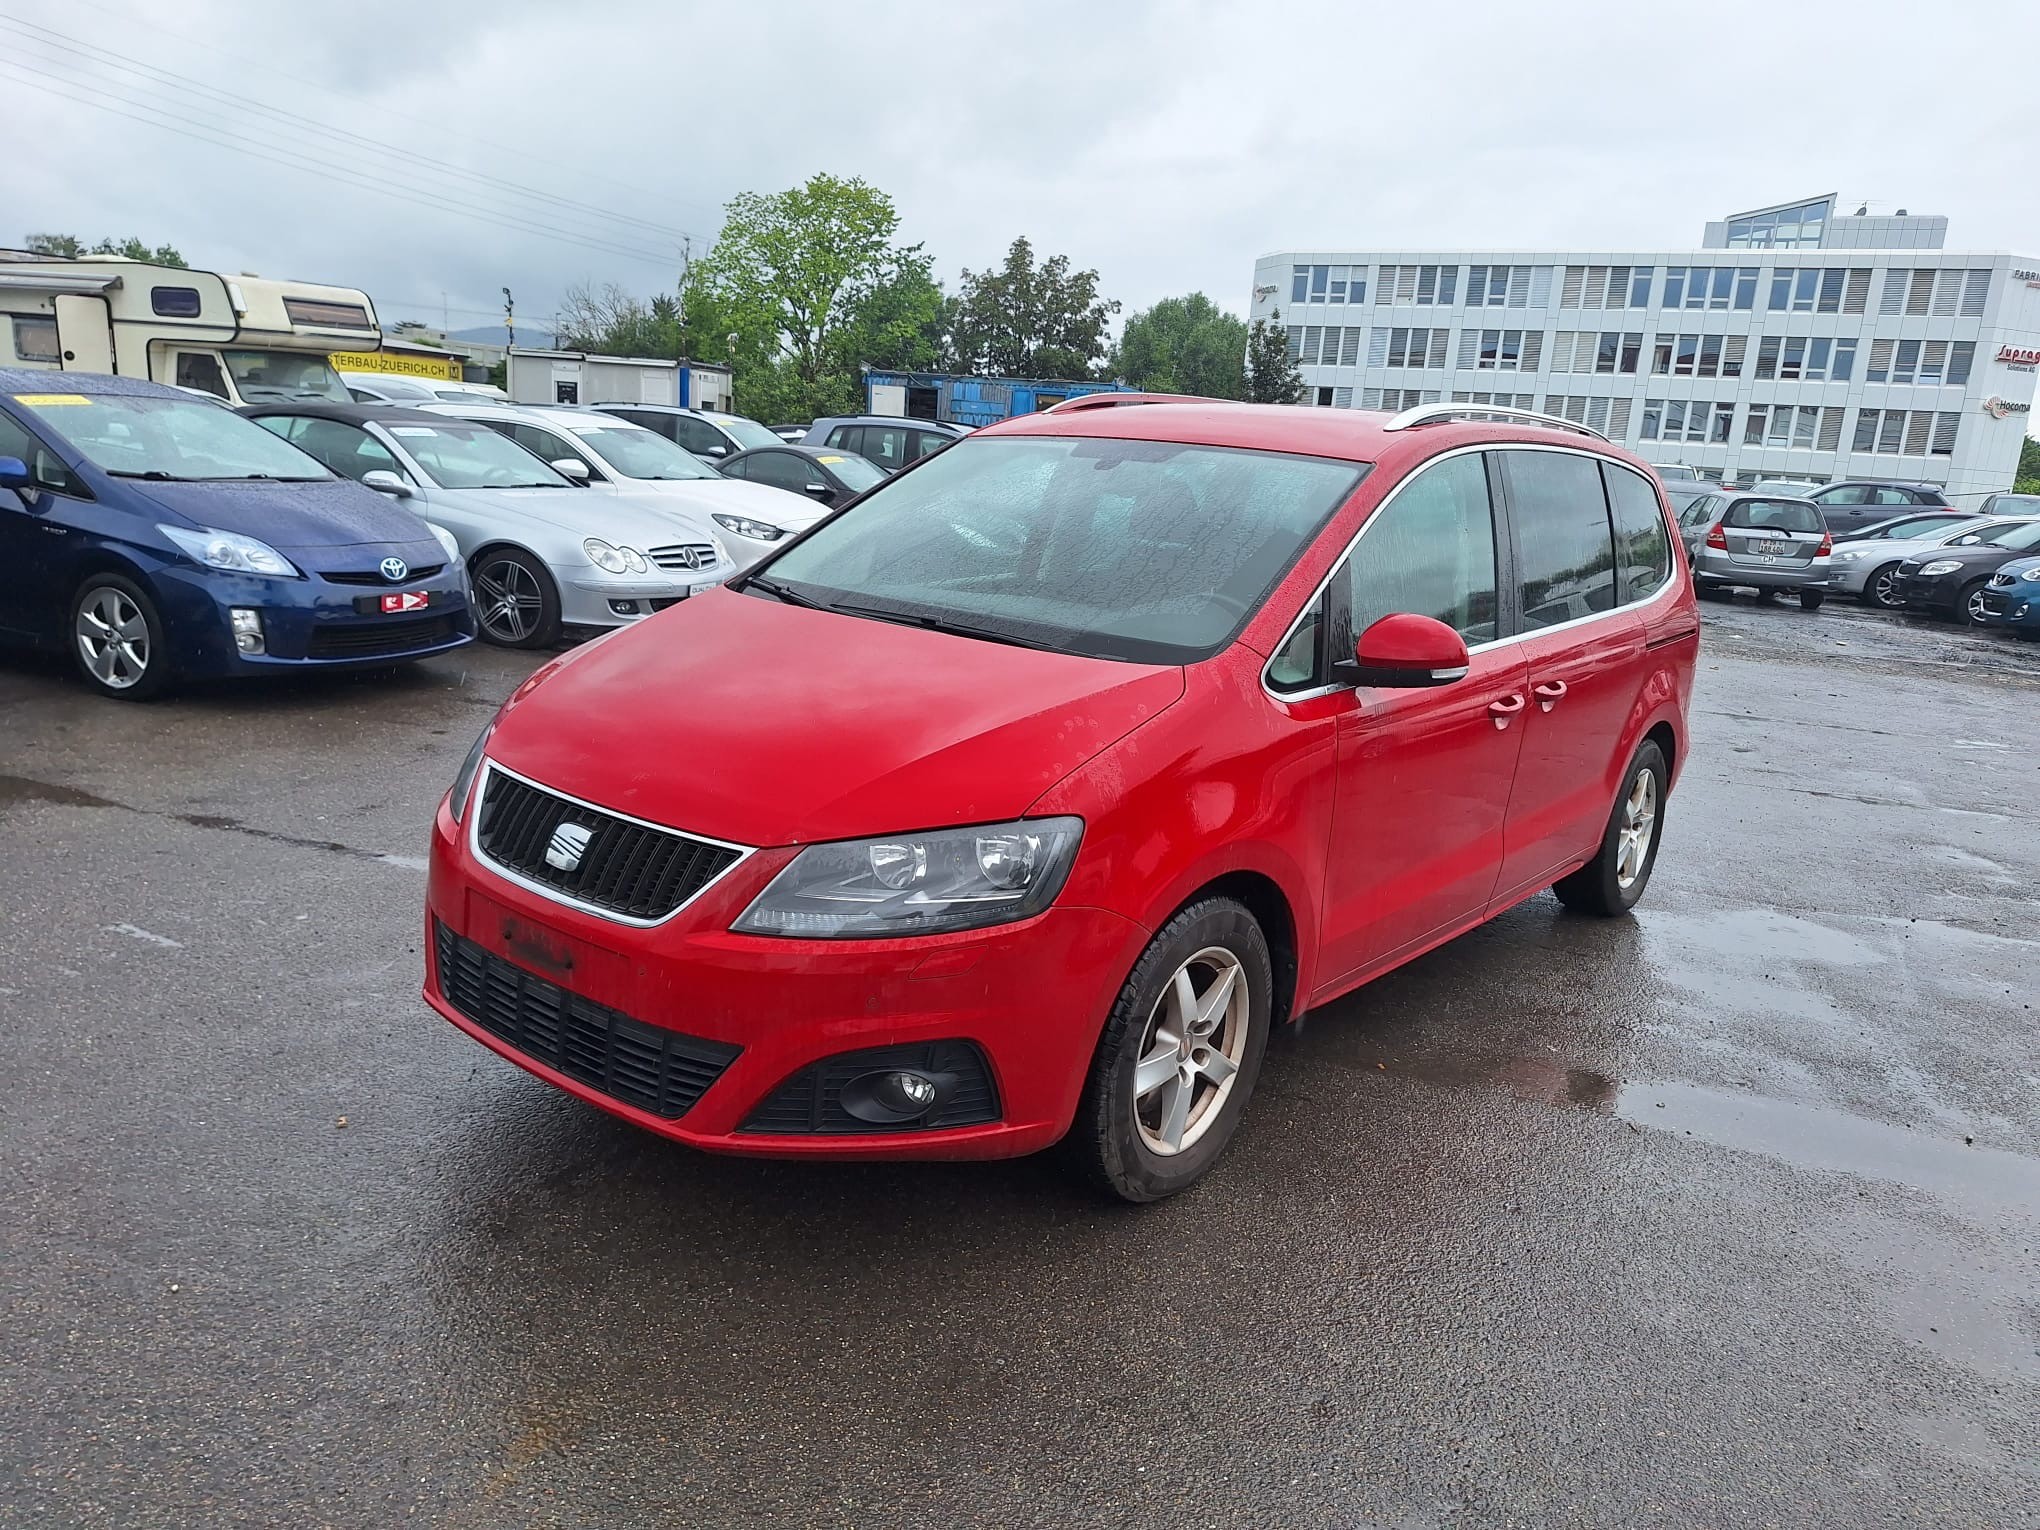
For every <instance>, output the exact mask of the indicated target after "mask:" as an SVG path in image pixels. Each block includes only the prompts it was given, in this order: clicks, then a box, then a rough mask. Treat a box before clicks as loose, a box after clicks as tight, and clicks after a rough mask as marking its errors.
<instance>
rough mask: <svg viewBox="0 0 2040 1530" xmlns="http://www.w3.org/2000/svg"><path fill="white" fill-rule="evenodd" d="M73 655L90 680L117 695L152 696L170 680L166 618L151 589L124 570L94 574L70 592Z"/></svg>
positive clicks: (124, 698)
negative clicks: (150, 592)
mask: <svg viewBox="0 0 2040 1530" xmlns="http://www.w3.org/2000/svg"><path fill="white" fill-rule="evenodd" d="M70 646H71V659H72V662H73V663H74V664H75V665H76V666H77V670H78V673H79V674H80V675H81V676H83V677H84V680H85V683H86V684H87V685H89V686H91V687H92V689H94V690H95V691H97V692H99V694H100V695H102V696H111V697H113V698H114V699H115V700H117V701H148V700H151V699H152V698H154V697H157V696H160V695H162V694H163V692H164V691H165V690H167V689H168V688H169V686H170V682H171V680H172V678H173V676H172V674H171V671H170V652H169V645H168V644H167V643H166V642H165V641H164V639H163V618H162V617H161V616H160V615H158V614H157V611H156V603H155V602H154V601H153V600H151V599H150V598H149V595H148V592H147V591H146V590H144V589H143V588H142V587H141V586H140V585H138V584H136V583H135V582H134V581H133V580H132V579H126V578H123V577H122V576H121V575H119V574H94V575H93V576H92V577H91V578H89V579H87V580H86V581H85V582H84V583H83V584H81V585H80V586H78V593H77V594H76V595H74V596H73V597H72V598H71V645H70Z"/></svg>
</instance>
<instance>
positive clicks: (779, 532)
mask: <svg viewBox="0 0 2040 1530" xmlns="http://www.w3.org/2000/svg"><path fill="white" fill-rule="evenodd" d="M709 519H710V520H712V521H714V522H715V523H716V525H718V526H720V527H722V529H723V530H724V531H727V532H731V533H733V534H734V535H736V536H740V537H749V538H750V539H751V540H752V541H754V542H777V541H778V540H779V539H780V538H781V537H783V536H785V535H786V532H785V531H784V530H783V529H782V528H780V527H778V526H768V525H766V524H765V523H764V522H763V521H754V520H751V519H749V518H747V517H745V516H741V515H714V516H710V517H709Z"/></svg>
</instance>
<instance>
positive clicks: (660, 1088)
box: [432, 919, 743, 1121]
mask: <svg viewBox="0 0 2040 1530" xmlns="http://www.w3.org/2000/svg"><path fill="white" fill-rule="evenodd" d="M432 936H433V942H434V945H435V947H436V954H437V956H438V958H439V993H440V996H441V997H442V998H444V999H445V1000H446V1002H447V1003H448V1004H451V1005H452V1006H453V1007H454V1008H455V1009H457V1010H459V1011H460V1012H461V1014H463V1015H465V1016H466V1017H467V1018H468V1019H470V1020H472V1021H473V1022H474V1023H475V1024H476V1025H479V1026H480V1027H481V1028H482V1029H483V1030H485V1031H487V1032H488V1033H489V1034H490V1035H491V1036H494V1037H495V1038H496V1039H497V1040H499V1041H501V1042H503V1043H504V1044H505V1045H507V1046H510V1047H513V1048H515V1049H516V1050H517V1051H519V1052H521V1053H523V1054H524V1056H526V1057H529V1058H531V1059H532V1060H533V1061H534V1062H541V1063H544V1064H545V1065H546V1066H547V1067H548V1068H551V1069H552V1070H553V1071H554V1072H556V1073H564V1074H565V1075H566V1076H567V1077H568V1078H570V1079H573V1080H574V1081H575V1082H577V1083H582V1084H586V1085H587V1086H588V1087H589V1088H590V1089H599V1090H601V1091H602V1093H604V1094H606V1095H608V1096H609V1097H610V1098H611V1099H612V1100H621V1101H622V1102H623V1103H624V1104H626V1105H635V1106H636V1107H637V1108H638V1109H639V1110H642V1111H646V1112H648V1113H649V1114H651V1115H655V1116H661V1117H664V1118H665V1119H666V1120H668V1121H673V1120H677V1119H679V1118H680V1117H681V1116H684V1115H686V1114H687V1112H688V1110H689V1109H690V1108H691V1107H692V1106H693V1104H694V1102H695V1101H696V1100H698V1099H700V1098H701V1096H702V1095H703V1094H704V1093H706V1092H707V1089H708V1086H709V1085H710V1084H713V1083H714V1082H715V1081H716V1080H717V1079H719V1078H721V1077H722V1074H723V1070H724V1069H725V1068H727V1067H728V1066H729V1065H730V1064H731V1063H732V1062H733V1061H735V1060H736V1056H737V1053H738V1052H740V1051H742V1050H743V1049H742V1048H741V1047H734V1046H731V1045H730V1044H729V1043H727V1042H722V1041H709V1040H707V1039H706V1038H704V1037H700V1036H686V1035H682V1034H681V1033H680V1032H679V1031H669V1030H667V1029H666V1028H665V1027H664V1026H662V1025H647V1024H646V1023H645V1022H644V1021H642V1020H633V1019H632V1018H631V1017H630V1016H629V1015H626V1014H624V1013H623V1012H622V1011H621V1010H614V1009H610V1008H607V1007H606V1006H604V1005H601V1004H597V1003H595V1002H594V1001H592V1000H590V999H584V998H582V997H581V996H580V995H579V994H577V993H569V992H568V991H567V990H566V989H564V988H561V987H558V986H557V985H555V984H552V983H548V982H547V981H546V980H545V979H544V978H541V977H537V976H535V975H533V974H532V973H529V972H526V971H525V970H524V969H523V968H522V967H519V966H517V965H516V964H515V963H514V962H506V961H504V960H503V958H502V957H500V956H497V955H494V954H493V953H491V952H489V951H486V950H484V949H483V948H482V947H480V946H478V945H476V944H475V943H474V942H473V941H471V940H469V939H467V938H466V937H464V936H461V935H456V934H455V933H454V932H453V931H452V930H450V929H448V928H447V927H446V926H445V925H444V924H441V923H440V922H439V921H438V920H436V919H435V920H433V921H432Z"/></svg>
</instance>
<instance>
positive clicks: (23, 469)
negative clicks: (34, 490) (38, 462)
mask: <svg viewBox="0 0 2040 1530" xmlns="http://www.w3.org/2000/svg"><path fill="white" fill-rule="evenodd" d="M34 484H35V478H34V477H33V475H31V474H30V472H29V471H28V464H27V463H26V462H23V461H22V460H21V459H20V458H19V457H0V489H26V488H31V487H33V486H34Z"/></svg>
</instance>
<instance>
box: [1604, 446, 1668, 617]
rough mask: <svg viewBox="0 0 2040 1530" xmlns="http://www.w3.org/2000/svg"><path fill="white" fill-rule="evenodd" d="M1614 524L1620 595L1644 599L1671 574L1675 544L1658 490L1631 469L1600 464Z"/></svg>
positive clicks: (1610, 514)
mask: <svg viewBox="0 0 2040 1530" xmlns="http://www.w3.org/2000/svg"><path fill="white" fill-rule="evenodd" d="M1601 476H1602V479H1603V480H1604V481H1605V482H1606V484H1607V486H1608V513H1609V517H1610V518H1611V519H1612V520H1613V521H1614V523H1615V564H1616V568H1615V574H1616V580H1617V586H1618V588H1619V589H1620V590H1621V591H1622V595H1621V598H1622V599H1623V600H1625V601H1628V600H1642V599H1643V598H1644V597H1645V596H1646V595H1649V594H1651V593H1653V592H1654V591H1655V590H1657V589H1658V588H1659V587H1660V586H1661V585H1663V584H1664V582H1665V581H1666V580H1667V579H1669V578H1671V577H1672V544H1671V538H1670V537H1668V536H1667V535H1666V534H1665V513H1664V510H1663V509H1662V508H1661V507H1660V506H1659V504H1658V497H1657V491H1656V490H1655V489H1653V488H1652V487H1651V486H1650V485H1649V484H1648V483H1646V482H1645V481H1644V480H1643V479H1642V478H1641V477H1640V476H1638V475H1637V474H1635V473H1632V472H1630V471H1629V469H1628V468H1625V467H1618V466H1617V465H1616V464H1615V463H1612V462H1604V463H1602V464H1601Z"/></svg>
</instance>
